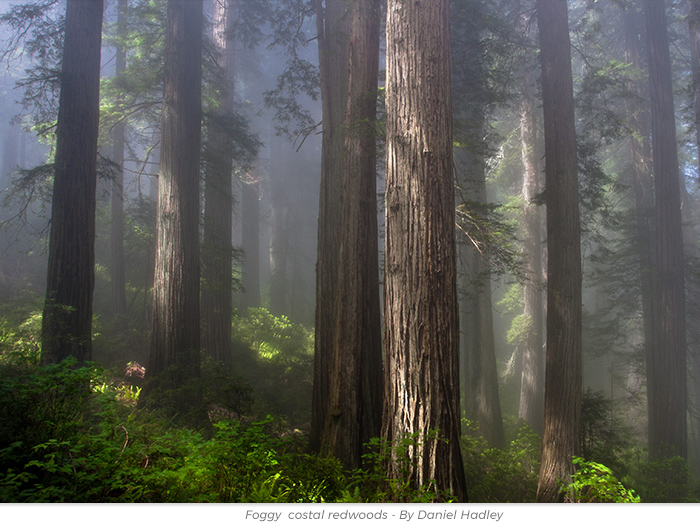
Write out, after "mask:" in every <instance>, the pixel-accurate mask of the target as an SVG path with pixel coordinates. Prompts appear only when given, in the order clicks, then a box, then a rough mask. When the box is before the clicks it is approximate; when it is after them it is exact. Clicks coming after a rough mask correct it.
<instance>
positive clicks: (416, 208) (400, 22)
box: [382, 0, 467, 501]
mask: <svg viewBox="0 0 700 525" xmlns="http://www.w3.org/2000/svg"><path fill="white" fill-rule="evenodd" d="M449 27H450V10H449V0H439V1H434V2H430V3H428V2H404V1H402V0H390V1H389V4H388V8H387V67H386V70H387V82H386V112H387V124H386V129H387V131H386V137H387V176H386V248H385V257H386V259H385V288H384V319H385V381H386V383H385V390H384V391H385V398H384V421H383V427H382V437H383V438H385V439H386V440H387V441H388V442H396V441H397V440H403V439H405V438H407V437H410V436H416V437H417V440H416V442H415V443H413V444H411V445H410V446H409V448H408V450H407V451H406V452H407V453H406V454H402V457H398V456H397V454H396V452H394V453H392V455H391V457H390V458H389V460H388V462H389V464H388V477H389V478H398V479H401V478H405V477H406V475H408V480H407V481H409V482H410V483H411V484H412V485H413V487H414V488H418V487H424V488H426V489H429V490H433V491H435V497H436V499H438V498H439V497H440V493H441V492H443V491H447V492H450V493H451V494H452V495H453V497H454V498H456V499H457V500H458V501H466V499H467V487H466V480H465V477H464V466H463V464H462V453H461V451H460V445H459V443H460V408H459V326H458V304H457V283H456V277H457V276H456V253H455V216H454V202H455V201H454V178H453V166H452V98H451V89H450V80H451V75H450V34H449ZM433 432H438V433H439V435H438V436H437V438H436V437H435V436H434V435H432V434H431V433H433ZM406 469H408V472H406Z"/></svg>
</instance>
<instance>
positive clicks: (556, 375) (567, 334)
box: [537, 0, 582, 502]
mask: <svg viewBox="0 0 700 525" xmlns="http://www.w3.org/2000/svg"><path fill="white" fill-rule="evenodd" d="M537 20H538V27H539V34H540V59H541V63H542V99H543V104H544V140H545V178H546V202H547V253H548V256H547V362H546V368H545V387H544V388H545V390H544V434H543V437H542V464H541V468H540V477H539V484H538V487H537V501H538V502H554V501H561V500H562V498H563V494H562V493H561V483H565V484H566V483H567V482H568V481H569V480H570V476H571V474H572V472H573V465H572V462H571V458H572V456H574V455H575V454H577V452H578V448H579V440H580V437H579V436H580V426H581V380H582V358H581V346H582V341H581V244H580V235H581V231H580V230H581V225H580V218H579V203H578V177H577V159H576V131H575V121H574V97H573V80H572V75H571V52H570V43H569V24H568V13H567V5H566V2H560V1H559V0H538V1H537Z"/></svg>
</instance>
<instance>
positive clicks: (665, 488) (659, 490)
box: [623, 450, 700, 503]
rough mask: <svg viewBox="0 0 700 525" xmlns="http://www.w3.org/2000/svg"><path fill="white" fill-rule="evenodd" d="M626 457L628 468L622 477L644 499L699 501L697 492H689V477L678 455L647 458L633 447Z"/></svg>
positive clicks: (699, 496)
mask: <svg viewBox="0 0 700 525" xmlns="http://www.w3.org/2000/svg"><path fill="white" fill-rule="evenodd" d="M635 452H636V453H635V454H634V455H633V456H632V458H631V460H630V462H629V463H630V466H629V472H628V474H627V475H626V476H625V477H624V478H623V481H624V482H625V483H626V484H628V485H630V486H632V487H634V488H635V490H636V491H637V492H638V493H639V496H640V497H641V499H642V501H644V502H645V503H685V502H689V501H694V502H697V501H700V494H699V493H697V491H696V493H695V494H691V493H690V491H689V488H690V487H691V486H692V483H691V482H692V480H691V478H690V476H689V473H688V462H687V461H686V460H684V459H683V458H681V457H678V456H676V457H672V458H668V459H663V460H648V459H646V457H645V456H646V454H645V453H644V452H643V451H642V450H636V451H635Z"/></svg>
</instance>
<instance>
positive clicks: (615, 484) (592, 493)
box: [563, 457, 640, 503]
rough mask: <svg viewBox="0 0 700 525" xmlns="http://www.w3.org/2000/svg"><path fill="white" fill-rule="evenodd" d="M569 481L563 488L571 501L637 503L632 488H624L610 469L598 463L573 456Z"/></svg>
mask: <svg viewBox="0 0 700 525" xmlns="http://www.w3.org/2000/svg"><path fill="white" fill-rule="evenodd" d="M573 463H574V467H575V472H574V475H573V476H572V480H571V483H569V484H568V485H567V486H566V487H564V488H563V491H564V492H565V493H566V494H567V495H568V496H567V498H568V500H569V501H570V502H573V503H639V502H640V499H639V496H637V495H636V494H635V493H634V491H633V490H630V489H628V488H626V487H625V486H624V485H623V484H622V483H620V481H618V479H617V478H616V477H615V476H614V475H613V473H612V471H611V470H610V469H609V468H608V467H606V466H605V465H602V464H600V463H595V462H593V461H586V460H585V459H583V458H579V457H574V458H573Z"/></svg>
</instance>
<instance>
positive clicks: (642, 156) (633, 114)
mask: <svg viewBox="0 0 700 525" xmlns="http://www.w3.org/2000/svg"><path fill="white" fill-rule="evenodd" d="M638 18H639V13H638V11H637V9H636V8H634V7H631V8H628V9H625V11H624V13H623V26H624V30H625V58H626V60H627V61H628V62H629V63H631V64H633V65H634V66H635V67H636V68H638V69H640V70H641V69H642V67H643V65H642V58H641V51H640V46H639V27H638V25H639V24H638ZM633 89H634V92H635V95H637V97H636V98H637V100H634V99H633V100H631V101H630V102H629V104H628V106H629V107H628V112H629V115H630V126H631V129H632V132H633V133H632V136H631V137H630V154H631V157H632V163H631V173H630V176H631V181H630V183H631V184H630V185H631V187H632V191H633V194H634V209H635V223H636V231H635V233H636V238H635V244H636V249H637V258H638V261H639V275H640V292H641V306H642V328H643V333H644V357H645V361H646V367H647V369H650V368H651V367H652V366H653V365H652V356H653V355H654V353H655V350H654V348H655V345H656V336H655V331H656V330H655V323H656V315H655V313H654V303H655V299H654V287H655V282H656V261H655V260H654V254H655V253H656V251H655V244H656V243H655V236H654V231H655V225H654V222H655V221H654V180H653V177H652V174H651V162H652V160H651V144H650V142H649V139H648V137H649V133H650V131H649V110H648V108H647V107H644V106H643V104H641V103H640V102H639V100H644V99H646V98H647V92H648V90H647V89H645V87H643V86H642V85H641V82H636V83H635V84H634V85H633Z"/></svg>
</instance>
